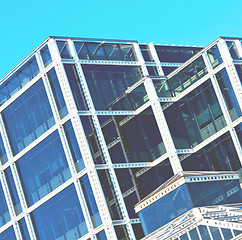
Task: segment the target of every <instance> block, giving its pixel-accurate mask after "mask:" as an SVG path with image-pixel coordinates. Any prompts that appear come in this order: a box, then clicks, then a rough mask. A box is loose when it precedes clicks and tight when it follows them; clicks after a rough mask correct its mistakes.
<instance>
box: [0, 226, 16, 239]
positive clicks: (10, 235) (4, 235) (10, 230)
mask: <svg viewBox="0 0 242 240" xmlns="http://www.w3.org/2000/svg"><path fill="white" fill-rule="evenodd" d="M0 239H1V240H10V239H11V240H12V239H13V240H15V239H16V240H17V238H16V236H15V233H14V229H13V227H12V226H11V227H9V228H8V229H7V230H5V231H4V232H2V233H0Z"/></svg>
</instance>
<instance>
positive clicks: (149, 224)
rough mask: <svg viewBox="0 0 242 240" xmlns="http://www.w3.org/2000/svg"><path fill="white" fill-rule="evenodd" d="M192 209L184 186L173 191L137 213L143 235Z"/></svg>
mask: <svg viewBox="0 0 242 240" xmlns="http://www.w3.org/2000/svg"><path fill="white" fill-rule="evenodd" d="M192 208H193V205H192V202H191V199H190V196H189V192H188V190H187V187H186V185H182V186H180V187H179V188H177V189H175V190H173V191H172V192H170V193H168V194H167V195H165V196H163V197H162V198H160V199H159V200H157V201H156V202H154V203H152V204H151V205H149V206H147V207H146V208H144V209H142V210H141V211H140V212H138V215H139V217H140V221H141V224H142V227H143V230H144V233H145V235H148V234H150V233H151V232H153V231H155V230H156V229H158V228H160V227H162V226H164V225H165V224H167V223H168V222H170V221H171V220H173V219H175V218H177V217H178V216H180V215H182V214H183V213H185V212H186V211H188V210H190V209H192Z"/></svg>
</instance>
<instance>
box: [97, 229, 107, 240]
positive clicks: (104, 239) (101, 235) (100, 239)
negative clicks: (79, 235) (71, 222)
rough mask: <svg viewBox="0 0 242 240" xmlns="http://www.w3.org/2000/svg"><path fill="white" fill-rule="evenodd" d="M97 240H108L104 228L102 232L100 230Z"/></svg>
mask: <svg viewBox="0 0 242 240" xmlns="http://www.w3.org/2000/svg"><path fill="white" fill-rule="evenodd" d="M96 237H97V240H107V236H106V233H105V231H104V230H102V231H101V232H99V233H98V234H97V235H96Z"/></svg>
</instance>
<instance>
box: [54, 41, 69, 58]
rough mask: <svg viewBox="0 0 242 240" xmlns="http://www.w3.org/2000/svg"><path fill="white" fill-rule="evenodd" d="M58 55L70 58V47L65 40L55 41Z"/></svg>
mask: <svg viewBox="0 0 242 240" xmlns="http://www.w3.org/2000/svg"><path fill="white" fill-rule="evenodd" d="M56 44H57V47H58V49H59V52H60V56H61V58H63V59H72V55H71V51H70V47H69V45H68V42H67V41H56Z"/></svg>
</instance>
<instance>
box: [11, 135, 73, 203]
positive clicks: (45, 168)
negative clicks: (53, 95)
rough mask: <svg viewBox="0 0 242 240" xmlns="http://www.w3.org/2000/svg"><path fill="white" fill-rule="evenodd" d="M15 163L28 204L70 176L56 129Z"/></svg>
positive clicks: (34, 201)
mask: <svg viewBox="0 0 242 240" xmlns="http://www.w3.org/2000/svg"><path fill="white" fill-rule="evenodd" d="M16 164H17V167H18V170H19V175H20V177H21V182H22V184H23V187H24V190H25V193H26V198H27V202H28V205H29V206H30V205H32V204H34V203H36V202H37V201H38V200H40V199H41V198H43V197H44V196H46V195H47V194H48V193H50V192H51V191H53V190H54V189H56V188H57V187H59V186H60V185H61V184H62V183H64V182H65V181H67V180H68V179H69V178H70V177H71V174H70V170H69V168H68V164H67V160H66V157H65V154H64V150H63V147H62V145H61V141H60V137H59V134H58V132H57V131H55V132H54V133H52V134H51V135H50V136H49V137H47V138H46V139H45V140H43V141H42V142H41V143H39V144H38V145H37V146H36V147H34V148H33V149H32V150H30V151H29V152H28V153H27V154H25V155H24V156H23V157H21V158H20V159H19V160H18V162H17V163H16Z"/></svg>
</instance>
